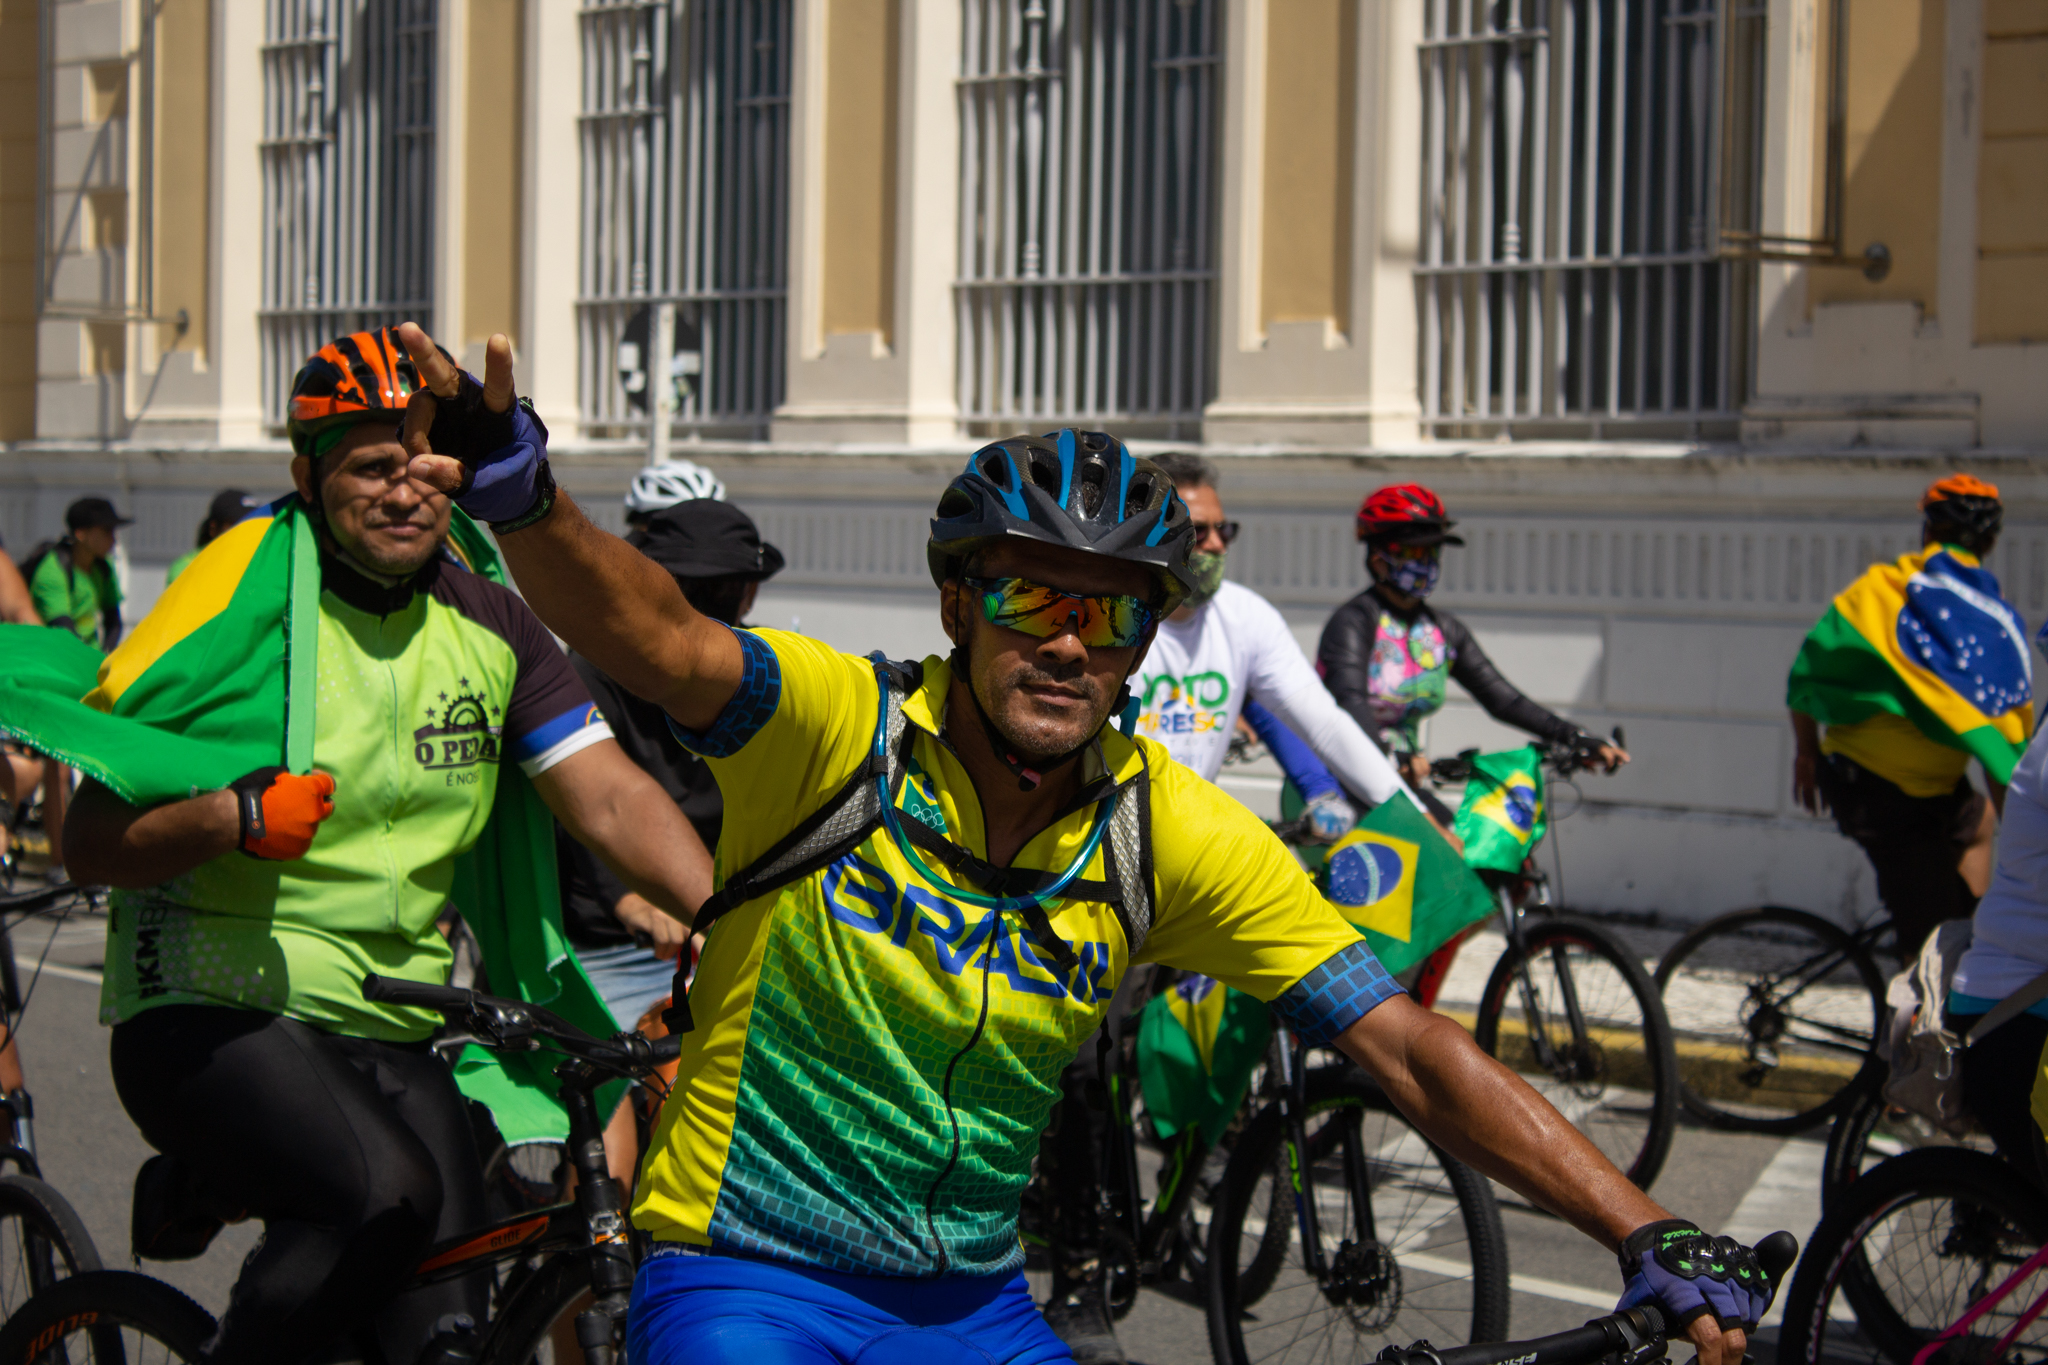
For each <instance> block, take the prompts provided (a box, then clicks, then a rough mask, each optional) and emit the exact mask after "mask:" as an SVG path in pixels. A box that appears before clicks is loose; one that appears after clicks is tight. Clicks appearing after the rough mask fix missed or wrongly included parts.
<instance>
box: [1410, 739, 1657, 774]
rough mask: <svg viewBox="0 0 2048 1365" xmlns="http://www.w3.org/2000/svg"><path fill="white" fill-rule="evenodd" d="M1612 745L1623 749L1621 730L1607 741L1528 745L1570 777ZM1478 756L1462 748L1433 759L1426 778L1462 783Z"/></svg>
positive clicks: (1535, 741) (1534, 741)
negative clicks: (1602, 748) (1601, 750)
mask: <svg viewBox="0 0 2048 1365" xmlns="http://www.w3.org/2000/svg"><path fill="white" fill-rule="evenodd" d="M1603 744H1612V745H1613V746H1614V747H1615V748H1617V749H1626V748H1627V747H1628V741H1627V740H1626V739H1624V738H1623V736H1622V731H1621V727H1620V726H1619V725H1617V726H1615V727H1614V733H1613V734H1612V735H1610V736H1609V737H1608V738H1606V739H1601V738H1599V737H1598V736H1597V735H1581V736H1579V738H1578V739H1576V740H1574V741H1573V742H1571V743H1570V744H1553V743H1551V742H1550V741H1549V740H1543V739H1532V740H1530V741H1529V746H1528V747H1530V748H1531V749H1534V750H1535V751H1536V753H1537V756H1538V758H1539V759H1540V760H1541V762H1542V763H1543V765H1544V766H1545V767H1547V768H1549V769H1550V770H1551V771H1552V772H1554V773H1556V774H1557V775H1558V776H1559V777H1569V776H1571V775H1572V774H1573V773H1575V772H1578V771H1579V770H1580V769H1582V768H1590V767H1592V766H1593V761H1594V756H1595V755H1596V754H1598V753H1599V751H1600V746H1601V745H1603ZM1477 757H1479V750H1477V749H1462V750H1460V751H1459V752H1458V754H1457V756H1456V757H1454V758H1439V759H1433V760H1431V762H1430V765H1429V775H1430V776H1431V777H1433V778H1435V779H1437V780H1438V781H1440V782H1465V781H1468V780H1470V779H1471V776H1472V760H1473V759H1475V758H1477Z"/></svg>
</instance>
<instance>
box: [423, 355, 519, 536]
mask: <svg viewBox="0 0 2048 1365" xmlns="http://www.w3.org/2000/svg"><path fill="white" fill-rule="evenodd" d="M398 339H399V340H400V341H401V342H403V343H404V344H405V349H406V351H407V353H408V354H410V355H411V356H412V361H413V364H414V366H416V367H417V368H418V370H419V374H420V385H421V389H422V392H420V393H418V394H415V395H414V396H413V398H412V400H411V401H410V402H409V403H407V404H406V409H405V426H404V427H403V429H402V430H401V433H400V439H401V440H402V441H403V443H404V445H405V448H406V450H407V451H408V452H410V453H411V455H412V465H411V473H412V475H413V477H414V478H416V479H419V480H421V481H422V482H424V483H427V484H429V485H431V486H433V487H435V488H438V489H439V490H441V491H442V492H444V493H446V494H448V495H449V496H450V497H452V498H454V499H455V504H456V506H458V507H460V508H461V509H462V510H463V511H465V512H467V513H469V515H471V516H472V517H475V518H477V519H478V520H479V521H486V522H489V523H490V525H491V529H492V530H493V531H496V532H497V533H498V534H500V535H504V534H507V533H508V532H511V531H517V530H520V529H521V528H523V527H527V526H531V525H532V524H533V523H534V522H536V521H539V520H540V519H541V518H542V517H544V516H546V515H547V514H548V513H549V512H550V511H551V510H553V507H554V502H555V481H554V477H553V475H551V474H550V473H549V472H548V429H547V427H546V426H545V425H543V424H542V422H541V420H540V417H539V415H538V414H536V413H535V412H534V410H533V404H532V403H531V402H530V401H528V400H526V399H523V398H519V397H517V396H516V395H515V393H514V391H513V386H512V343H511V342H510V341H508V340H507V339H506V338H505V337H504V336H503V335H502V334H501V335H497V336H493V337H492V338H491V339H490V342H489V343H488V344H487V345H486V346H485V348H484V377H483V380H482V382H478V380H477V378H476V376H474V375H472V374H470V373H469V372H468V371H466V370H463V369H460V368H458V367H457V366H456V365H455V364H454V363H453V362H452V361H450V360H449V359H448V356H447V354H446V353H445V352H443V351H442V350H441V349H440V348H439V347H438V346H436V345H435V344H434V342H433V339H432V338H431V337H429V336H428V335H427V334H426V332H425V331H424V330H422V329H421V328H420V326H419V325H418V324H417V323H411V322H406V323H401V324H399V327H398Z"/></svg>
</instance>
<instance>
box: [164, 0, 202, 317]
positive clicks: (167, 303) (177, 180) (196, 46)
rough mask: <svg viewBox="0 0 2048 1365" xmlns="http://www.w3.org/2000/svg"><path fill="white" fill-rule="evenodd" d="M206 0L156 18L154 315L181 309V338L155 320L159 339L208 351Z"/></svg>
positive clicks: (170, 6)
mask: <svg viewBox="0 0 2048 1365" xmlns="http://www.w3.org/2000/svg"><path fill="white" fill-rule="evenodd" d="M211 11H212V6H211V5H210V4H209V3H208V0H163V8H162V9H161V10H159V11H158V12H157V20H156V52H157V82H156V92H157V94H156V223H155V249H156V261H155V262H154V265H155V273H156V315H157V316H158V317H161V318H174V317H176V316H177V315H178V310H179V309H181V308H182V309H183V310H185V313H186V315H187V316H188V317H189V318H190V319H191V329H190V330H189V331H187V332H186V333H185V336H184V337H183V338H182V339H177V338H176V331H175V328H174V327H173V326H172V325H170V324H168V323H166V324H162V325H160V326H159V328H158V331H157V344H158V346H159V347H164V348H168V347H169V346H171V345H172V343H173V341H174V340H176V344H177V345H178V347H179V348H180V349H182V350H189V351H194V352H197V353H199V354H201V355H204V354H205V353H206V324H207V313H206V299H207V288H208V285H209V281H208V279H207V257H208V255H209V252H208V244H207V203H208V199H209V197H210V196H209V187H208V184H207V166H208V155H207V151H208V148H209V147H210V146H211V145H212V143H213V108H212V100H211V91H212V89H213V82H212V81H211V80H209V79H208V78H207V70H208V65H209V61H210V58H211V55H212V52H213V32H212V13H211Z"/></svg>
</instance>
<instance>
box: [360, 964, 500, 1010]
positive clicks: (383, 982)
mask: <svg viewBox="0 0 2048 1365" xmlns="http://www.w3.org/2000/svg"><path fill="white" fill-rule="evenodd" d="M363 999H365V1000H375V1001H379V1002H381V1003H383V1004H387V1005H417V1006H419V1007H420V1008H421V1009H429V1010H440V1011H443V1012H444V1013H445V1012H446V1011H448V1010H466V1009H468V1008H470V1006H471V1005H473V1004H474V1003H475V1002H476V992H475V991H465V990H462V989H460V988H459V987H456V986H436V985H434V984H432V983H431V982H427V981H400V980H398V979H396V978H395V977H389V976H378V975H376V974H375V973H372V974H371V975H369V976H366V977H364V978H363Z"/></svg>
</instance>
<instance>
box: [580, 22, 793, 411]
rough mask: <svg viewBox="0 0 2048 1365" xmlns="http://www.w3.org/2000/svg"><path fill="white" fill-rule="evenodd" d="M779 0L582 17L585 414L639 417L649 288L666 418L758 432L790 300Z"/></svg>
mask: <svg viewBox="0 0 2048 1365" xmlns="http://www.w3.org/2000/svg"><path fill="white" fill-rule="evenodd" d="M791 8H792V7H791V2H790V0H720V2H719V3H706V2H704V0H697V2H695V3H693V2H692V0H652V2H651V3H650V0H602V2H601V3H588V4H586V5H585V6H584V9H583V12H582V20H583V35H582V43H583V105H582V108H583V115H582V176H583V179H582V204H581V211H582V215H583V223H582V273H581V280H580V298H579V300H578V306H577V315H578V328H579V337H580V342H581V346H580V356H581V362H580V363H581V371H580V377H581V393H582V407H583V417H584V421H585V422H586V423H588V424H589V429H590V431H591V433H592V434H593V435H599V436H625V435H629V434H640V435H645V434H646V432H647V430H648V419H647V399H648V397H649V393H648V384H649V383H650V382H651V379H652V376H649V375H647V374H646V373H645V366H646V364H647V356H648V354H649V353H650V352H651V351H652V350H654V349H657V348H654V347H652V346H650V339H649V337H648V332H649V329H650V323H649V319H650V318H651V316H652V314H653V305H654V304H656V303H659V302H664V301H666V302H673V303H674V304H676V309H675V314H676V323H675V336H674V339H673V343H672V361H671V366H672V371H673V382H674V384H675V388H676V394H677V406H676V409H675V414H674V423H673V427H672V429H674V428H681V429H683V430H685V431H690V432H696V433H699V434H709V435H727V436H739V437H757V436H764V435H766V432H767V423H768V419H769V416H770V415H771V414H772V413H773V412H774V410H775V408H776V406H777V405H778V404H779V403H781V402H782V392H783V373H784V337H785V336H786V334H787V315H788V259H789V82H790V27H791V18H792V16H791Z"/></svg>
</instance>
